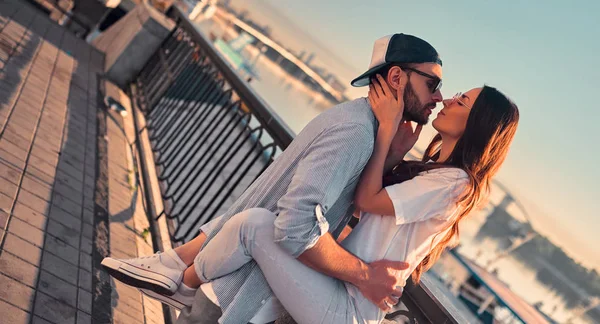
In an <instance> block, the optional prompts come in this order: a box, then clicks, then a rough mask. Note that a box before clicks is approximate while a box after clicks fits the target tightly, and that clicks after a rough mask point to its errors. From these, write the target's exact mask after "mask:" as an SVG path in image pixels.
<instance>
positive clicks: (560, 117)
mask: <svg viewBox="0 0 600 324" xmlns="http://www.w3.org/2000/svg"><path fill="white" fill-rule="evenodd" d="M237 3H241V1H239V0H238V1H232V4H233V5H234V6H235V5H236V4H237ZM243 3H244V4H243V5H245V6H248V9H249V11H250V12H251V13H252V15H251V16H252V17H253V18H254V19H256V20H258V21H259V22H261V21H263V22H264V23H265V24H269V25H270V26H271V27H272V29H273V36H274V38H276V39H279V40H280V41H281V42H282V43H284V44H285V45H286V46H288V47H291V48H293V49H296V50H298V51H299V50H302V49H312V50H313V51H314V52H315V54H316V57H317V60H316V61H315V64H322V65H324V66H327V67H328V68H329V69H330V70H332V71H333V72H335V73H337V74H338V75H339V76H340V77H341V78H342V79H343V80H344V81H346V83H348V82H349V81H350V80H351V79H352V78H353V77H355V76H357V75H358V74H360V73H362V72H363V71H364V70H366V69H367V66H368V64H369V62H370V57H371V51H372V46H373V42H374V41H375V40H376V39H377V38H380V37H382V36H384V35H388V34H393V33H400V32H401V33H407V34H413V35H416V36H419V37H421V38H423V39H425V40H427V41H428V42H430V43H431V44H432V45H433V46H434V47H436V49H437V50H438V52H439V53H440V55H441V57H442V60H443V61H444V67H443V69H444V71H443V73H444V87H443V88H442V93H443V95H444V96H445V97H451V96H453V95H454V94H455V93H456V92H458V91H462V92H466V91H467V90H469V89H471V88H474V87H479V86H481V85H483V84H488V85H491V86H494V87H496V88H498V89H499V90H501V91H502V92H504V93H505V94H507V95H508V96H509V97H510V98H511V99H512V100H513V101H514V102H515V103H516V104H517V105H518V106H519V109H520V115H521V118H520V124H519V130H518V132H517V135H516V138H515V141H514V143H513V145H512V148H511V152H510V154H509V156H508V158H507V160H506V162H505V164H504V166H503V168H502V169H501V171H500V173H499V174H498V177H497V178H498V179H499V180H500V181H502V183H504V184H505V186H507V187H508V188H510V190H511V192H512V193H513V194H515V196H517V197H519V199H520V200H521V202H522V203H523V204H524V205H525V206H526V208H527V211H528V213H529V214H530V216H531V218H532V223H533V226H534V227H535V228H536V229H537V230H538V231H539V232H541V233H542V234H544V235H545V236H547V237H549V238H550V239H551V240H552V241H553V242H554V243H555V244H557V245H559V246H561V247H563V248H564V249H565V250H566V251H567V252H568V253H569V254H570V255H571V256H573V257H574V258H575V259H576V260H578V261H580V262H581V263H582V264H583V265H585V266H588V267H594V268H596V269H598V270H600V252H598V250H599V248H598V247H600V235H599V233H598V232H599V231H600V189H598V187H597V186H598V184H599V183H600V171H599V168H598V165H597V164H598V162H597V161H598V160H599V159H600V153H599V152H598V146H599V142H600V141H599V140H600V135H599V134H598V131H597V129H598V127H597V123H598V122H599V119H600V112H599V109H598V108H597V106H596V104H595V102H596V101H598V100H597V99H598V98H597V97H596V96H597V95H598V94H600V91H599V89H598V84H599V83H600V82H599V80H598V77H600V63H599V57H600V56H599V53H600V17H599V15H600V1H597V0H596V1H594V0H591V1H555V0H551V1H543V2H542V1H488V0H478V1H435V2H434V1H397V0H395V1H377V0H376V1H363V0H360V1H359V0H343V1H341V0H336V1H334V0H304V1H297V0H294V1H292V0H245V1H243ZM348 94H349V95H350V97H358V96H362V95H365V94H366V90H365V89H364V88H361V89H353V90H352V91H349V92H348ZM438 109H439V107H438ZM433 134H434V131H433V129H431V127H429V129H427V130H424V131H423V133H422V135H421V139H420V141H419V143H418V144H417V145H418V146H420V147H423V146H425V145H426V144H427V142H428V141H429V140H430V139H431V137H432V136H433ZM594 147H595V148H594Z"/></svg>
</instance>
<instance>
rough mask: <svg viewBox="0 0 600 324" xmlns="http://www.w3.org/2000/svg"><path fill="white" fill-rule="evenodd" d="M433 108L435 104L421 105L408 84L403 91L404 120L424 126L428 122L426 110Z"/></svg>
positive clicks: (408, 83)
mask: <svg viewBox="0 0 600 324" xmlns="http://www.w3.org/2000/svg"><path fill="white" fill-rule="evenodd" d="M429 108H431V109H433V108H435V103H430V104H427V105H423V104H422V103H421V100H419V97H417V94H416V93H415V92H414V90H413V88H412V85H411V84H410V80H409V82H407V84H406V88H405V89H404V119H406V120H408V121H414V122H415V123H417V124H420V125H425V124H427V122H428V121H429V114H428V113H427V111H428V109H429Z"/></svg>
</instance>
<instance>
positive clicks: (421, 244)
mask: <svg viewBox="0 0 600 324" xmlns="http://www.w3.org/2000/svg"><path fill="white" fill-rule="evenodd" d="M352 85H354V86H369V94H368V97H367V98H359V99H356V100H353V101H350V102H345V103H342V104H340V105H338V106H335V107H333V108H331V109H329V110H327V111H326V112H324V113H322V114H320V115H319V116H317V117H316V118H315V119H313V120H312V121H311V122H310V123H309V124H308V125H307V126H306V127H305V128H304V129H303V130H302V131H301V132H300V134H298V136H297V137H296V138H295V139H294V141H293V142H292V143H291V144H290V146H289V147H288V148H287V149H286V150H285V151H284V152H283V153H282V154H281V155H280V156H279V157H278V158H277V159H276V160H275V161H274V162H273V163H272V164H271V165H270V166H269V168H268V169H267V170H266V171H265V172H264V173H263V174H262V175H261V176H260V177H259V178H257V180H256V181H255V182H254V183H253V184H252V185H251V186H250V187H249V188H248V189H247V190H246V191H245V192H244V193H243V194H242V195H241V196H240V197H239V198H238V199H237V201H236V202H235V203H234V204H233V205H232V206H231V207H230V208H229V209H228V211H227V212H226V213H225V214H224V215H222V216H220V217H218V218H216V219H214V220H212V221H211V222H209V223H207V224H205V225H204V226H202V227H201V231H200V234H199V235H198V236H197V237H196V238H195V239H193V240H191V241H189V242H188V243H186V244H184V245H182V246H179V247H177V248H176V249H174V250H168V251H165V252H162V253H157V254H155V255H152V256H147V257H140V258H136V259H129V260H119V259H113V258H105V259H104V260H103V262H102V264H103V266H104V267H105V269H106V270H107V271H108V272H109V273H110V274H111V275H112V276H113V277H115V278H116V279H118V280H120V281H123V282H124V283H126V284H129V285H132V286H135V287H137V288H139V289H140V290H141V291H142V292H143V293H145V294H147V295H149V296H151V297H153V298H156V299H158V300H160V301H162V302H164V303H166V304H169V305H172V306H174V307H176V308H179V309H181V310H182V312H181V314H180V316H179V318H178V320H177V323H180V324H185V323H216V322H219V323H233V324H239V323H254V324H262V323H271V322H273V321H275V320H276V319H277V318H278V317H280V316H281V315H282V314H283V312H287V313H289V314H290V315H291V316H292V317H293V318H294V320H295V321H296V322H298V323H300V324H304V323H307V324H313V323H336V324H337V323H340V324H343V323H379V322H381V321H382V320H383V318H384V316H385V314H386V312H388V311H390V310H391V309H392V307H393V306H394V305H395V304H397V303H398V301H399V298H400V296H401V295H402V291H403V287H404V286H405V284H406V281H407V280H413V282H418V281H419V278H420V276H421V275H422V274H423V273H424V272H425V271H427V270H428V269H429V268H430V267H431V266H432V265H433V263H435V261H436V260H437V259H438V258H439V256H440V254H441V253H442V252H443V251H444V249H446V248H447V247H451V246H452V245H453V244H455V243H457V239H458V237H457V236H458V226H459V223H460V221H461V220H463V219H464V218H465V217H466V216H467V215H468V214H469V213H470V212H471V211H472V210H474V209H475V208H477V207H479V206H480V205H481V204H482V202H484V201H485V199H486V197H487V195H488V193H489V189H490V184H491V180H492V177H493V176H494V175H495V174H496V172H497V171H498V169H499V168H500V166H501V164H502V162H503V161H504V159H505V157H506V155H507V153H508V149H509V146H510V143H511V142H512V139H513V137H514V135H515V132H516V129H517V124H518V120H519V112H518V109H517V106H516V105H515V104H514V103H513V102H512V101H511V100H510V99H509V98H508V97H506V96H505V95H504V94H502V93H501V92H500V91H498V90H497V89H495V88H492V87H489V86H483V87H479V88H474V89H471V90H468V91H466V92H465V93H459V94H457V95H455V96H454V97H452V98H451V99H445V100H444V99H443V97H442V94H441V91H440V89H441V85H442V61H441V59H440V57H439V55H438V52H437V51H436V50H435V48H434V47H433V46H431V45H430V44H429V43H427V42H426V41H424V40H422V39H420V38H417V37H414V36H411V35H406V34H394V35H390V36H386V37H384V38H381V39H379V40H377V41H376V42H375V46H374V49H373V54H372V59H371V64H370V67H369V70H368V71H367V72H365V73H363V74H362V75H361V76H359V77H358V78H356V79H355V80H353V81H352ZM439 102H441V103H442V106H443V108H442V109H441V111H440V112H439V113H438V115H437V118H435V119H434V120H433V122H432V126H433V128H434V129H435V130H436V131H437V135H436V136H435V137H434V138H433V140H432V142H431V143H430V144H429V146H428V147H427V149H426V150H425V153H424V156H423V158H422V160H421V161H407V160H405V156H406V154H407V153H408V151H409V150H410V149H411V148H412V147H413V145H414V144H415V142H416V141H417V139H418V137H419V134H420V132H421V128H422V127H423V125H425V124H427V122H428V120H429V116H430V115H431V113H432V111H433V110H434V109H435V108H436V105H437V103H439ZM413 124H416V126H415V127H414V128H413ZM353 215H355V216H357V217H359V219H360V221H359V222H358V224H357V225H356V226H355V227H354V229H352V230H351V231H350V233H349V234H348V233H347V232H348V231H349V228H348V227H347V223H348V222H349V220H350V219H351V217H353ZM342 232H343V233H344V234H343V235H341V236H340V234H341V233H342Z"/></svg>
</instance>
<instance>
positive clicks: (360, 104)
mask: <svg viewBox="0 0 600 324" xmlns="http://www.w3.org/2000/svg"><path fill="white" fill-rule="evenodd" d="M311 124H315V126H320V127H323V128H324V129H327V128H332V127H339V126H343V125H357V126H361V125H362V126H363V127H364V128H366V129H367V130H369V132H371V131H372V130H374V129H375V126H376V120H375V116H374V115H373V112H372V111H371V107H370V106H369V104H368V102H367V100H366V98H358V99H355V100H351V101H347V102H343V103H340V104H338V105H336V106H333V107H331V108H329V109H328V110H326V111H325V112H323V113H322V114H320V115H318V116H317V117H315V118H314V119H313V120H312V121H311V122H310V123H309V126H310V125H311Z"/></svg>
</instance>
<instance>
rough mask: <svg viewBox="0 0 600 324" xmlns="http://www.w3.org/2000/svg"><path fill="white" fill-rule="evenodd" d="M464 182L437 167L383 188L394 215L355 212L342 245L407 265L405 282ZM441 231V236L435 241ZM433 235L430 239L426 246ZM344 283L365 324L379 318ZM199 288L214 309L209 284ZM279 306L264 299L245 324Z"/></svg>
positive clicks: (366, 256)
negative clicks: (356, 218) (353, 224)
mask: <svg viewBox="0 0 600 324" xmlns="http://www.w3.org/2000/svg"><path fill="white" fill-rule="evenodd" d="M467 182H468V176H467V174H466V173H465V172H464V171H463V170H461V169H457V168H440V169H433V170H430V171H426V172H421V173H420V174H419V175H418V176H416V177H414V178H413V179H411V180H408V181H405V182H402V183H399V184H395V185H392V186H388V187H386V188H385V190H386V191H387V193H388V195H389V197H390V199H391V200H392V203H393V205H394V213H395V215H393V216H383V215H374V214H369V213H361V219H360V222H359V223H358V225H357V226H356V227H355V228H354V229H353V230H352V232H351V233H350V235H348V237H346V239H344V241H343V242H342V246H343V247H344V248H345V249H346V250H348V251H349V252H350V253H352V254H354V255H356V256H357V257H358V258H360V259H362V260H364V261H365V262H373V261H377V260H381V259H387V260H392V261H405V262H408V263H409V264H410V267H409V268H408V269H407V270H404V271H402V276H403V279H404V280H405V281H406V280H407V279H408V278H409V277H410V275H411V274H412V272H413V271H414V270H415V268H416V267H417V265H418V264H419V263H421V261H422V260H423V258H424V257H425V256H426V255H427V254H428V253H429V252H430V250H431V247H433V246H435V244H437V242H438V241H439V240H440V239H441V238H442V237H443V236H444V234H445V232H446V231H445V229H447V228H448V225H449V224H450V223H451V222H452V220H453V219H454V217H455V216H456V214H457V213H456V212H457V208H456V203H455V202H456V199H457V197H458V196H459V195H460V194H461V193H462V191H463V190H464V188H465V186H466V184H467ZM442 231H443V232H444V233H441V234H439V235H438V236H437V237H436V234H438V233H440V232H442ZM434 237H435V238H436V241H435V242H434V245H432V241H433V239H434ZM345 284H346V289H347V291H348V293H349V294H350V296H352V297H353V298H354V299H355V300H356V306H357V309H358V311H359V312H360V314H361V316H362V317H363V318H364V319H365V320H366V321H367V322H373V323H379V322H380V321H381V320H383V318H384V316H385V313H384V312H383V311H381V310H380V309H379V308H378V307H377V306H376V305H374V304H372V303H371V302H370V301H369V300H368V299H366V298H365V297H364V296H363V295H362V294H361V293H360V291H359V290H358V288H356V287H355V286H353V285H352V284H349V283H345ZM200 288H201V289H202V291H203V292H204V293H205V294H206V296H207V297H208V298H209V299H210V300H211V301H212V302H213V303H215V304H217V305H218V301H217V298H216V296H215V294H214V291H213V288H212V285H211V284H210V283H209V284H203V285H202V286H201V287H200ZM281 307H282V306H281V304H279V302H278V301H277V300H276V299H274V298H270V299H269V300H268V302H267V304H266V305H265V306H264V307H262V308H261V310H260V311H259V313H258V314H256V316H255V317H254V318H252V320H251V323H267V322H270V321H274V320H275V319H276V318H277V317H278V315H279V314H280V312H281Z"/></svg>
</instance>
